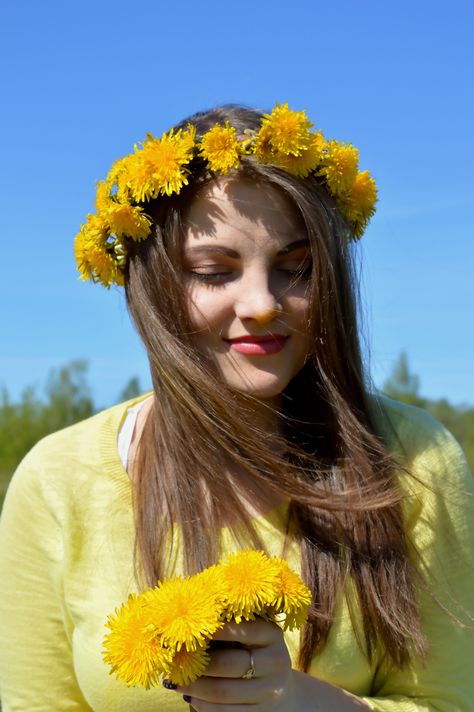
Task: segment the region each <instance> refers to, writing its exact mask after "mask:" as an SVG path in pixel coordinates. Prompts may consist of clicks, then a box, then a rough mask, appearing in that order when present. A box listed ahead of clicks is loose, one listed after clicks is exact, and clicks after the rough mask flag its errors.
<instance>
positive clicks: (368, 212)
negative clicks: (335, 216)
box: [341, 171, 377, 224]
mask: <svg viewBox="0 0 474 712" xmlns="http://www.w3.org/2000/svg"><path fill="white" fill-rule="evenodd" d="M376 202H377V187H376V185H375V181H374V179H373V178H371V176H370V173H369V171H363V172H362V173H358V174H357V177H356V179H355V181H354V183H353V185H352V188H351V190H350V193H349V194H348V195H347V196H344V197H343V198H342V199H341V212H342V214H343V215H344V217H345V218H346V219H347V220H349V221H350V222H352V223H357V224H362V223H367V222H368V221H369V220H370V218H371V217H372V215H373V214H374V213H375V204H376Z"/></svg>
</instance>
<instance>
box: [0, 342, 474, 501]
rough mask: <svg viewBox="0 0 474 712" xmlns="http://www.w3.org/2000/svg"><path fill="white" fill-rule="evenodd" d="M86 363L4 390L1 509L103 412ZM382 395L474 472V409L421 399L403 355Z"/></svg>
mask: <svg viewBox="0 0 474 712" xmlns="http://www.w3.org/2000/svg"><path fill="white" fill-rule="evenodd" d="M87 367H88V365H87V362H86V361H83V360H78V361H73V362H71V363H69V364H67V365H65V366H63V367H62V368H60V369H57V370H54V371H52V372H51V373H50V375H49V377H48V379H47V383H46V387H45V391H44V396H43V397H40V395H38V393H37V391H36V389H35V388H33V387H30V388H27V389H26V390H25V391H24V392H23V394H22V396H21V398H20V400H19V401H18V402H15V403H13V402H12V401H11V399H10V397H9V395H8V391H7V389H6V388H5V387H4V388H3V389H2V390H1V391H0V507H1V505H2V504H3V499H4V496H5V492H6V489H7V487H8V483H9V481H10V478H11V476H12V474H13V472H14V471H15V468H16V466H17V465H18V463H19V462H20V460H21V459H22V458H23V456H24V455H25V454H26V453H27V452H28V450H30V449H31V448H32V447H33V445H34V444H35V443H36V442H37V441H38V440H39V439H40V438H42V437H44V436H45V435H48V434H49V433H52V432H54V431H56V430H59V429H60V428H64V427H66V426H68V425H72V423H76V422H77V421H79V420H83V419H84V418H87V417H88V416H90V415H92V414H93V413H95V412H97V410H99V408H98V407H97V406H96V404H95V403H94V400H93V397H92V394H91V391H90V388H89V385H88V383H87ZM383 391H384V392H385V393H386V394H387V395H389V396H390V397H391V398H395V399H396V400H401V401H403V402H405V403H409V404H411V405H416V406H420V407H421V408H425V409H426V410H428V411H429V412H430V413H431V414H432V415H434V416H435V418H438V420H440V421H441V422H442V423H444V424H445V425H446V427H447V428H448V429H449V430H450V431H451V432H452V433H453V435H454V436H455V437H456V438H457V440H458V441H459V442H460V443H461V445H462V447H463V448H464V451H465V453H466V456H467V459H468V461H469V463H470V465H471V469H473V470H474V408H473V407H468V406H456V405H452V404H451V403H449V402H448V401H447V400H446V399H445V398H442V399H440V400H430V399H428V398H424V397H423V396H422V395H421V394H420V379H419V377H418V376H417V375H415V374H413V373H411V371H410V368H409V364H408V358H407V356H406V354H405V353H402V354H401V355H400V357H399V359H398V361H397V363H396V365H395V367H394V369H393V372H392V374H391V376H390V378H389V379H388V380H387V381H386V382H385V383H384V386H383ZM140 392H141V391H140V384H139V382H138V379H137V378H131V379H130V380H129V381H128V383H127V384H126V385H125V386H124V388H123V389H122V391H120V393H118V394H117V402H120V401H123V400H127V399H129V398H134V397H135V396H137V395H139V394H140Z"/></svg>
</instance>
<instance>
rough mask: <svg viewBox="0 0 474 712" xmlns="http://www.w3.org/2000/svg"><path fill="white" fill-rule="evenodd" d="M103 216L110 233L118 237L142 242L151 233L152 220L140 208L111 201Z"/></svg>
mask: <svg viewBox="0 0 474 712" xmlns="http://www.w3.org/2000/svg"><path fill="white" fill-rule="evenodd" d="M103 216H104V219H105V220H107V222H108V224H109V228H110V232H111V233H113V234H114V235H117V237H124V236H127V237H131V238H132V240H135V241H136V242H140V241H141V240H145V239H146V238H147V237H148V235H149V234H150V232H151V229H150V225H151V220H150V218H149V217H148V216H147V215H145V214H144V212H143V208H141V207H139V206H133V205H130V204H129V203H116V202H115V201H112V200H111V201H110V203H109V205H108V207H107V208H106V209H105V211H104V213H103Z"/></svg>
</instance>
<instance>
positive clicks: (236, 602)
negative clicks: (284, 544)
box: [220, 549, 278, 623]
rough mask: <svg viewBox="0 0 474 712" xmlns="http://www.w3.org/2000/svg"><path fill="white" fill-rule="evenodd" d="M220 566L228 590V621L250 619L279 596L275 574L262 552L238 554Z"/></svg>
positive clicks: (226, 615) (247, 551)
mask: <svg viewBox="0 0 474 712" xmlns="http://www.w3.org/2000/svg"><path fill="white" fill-rule="evenodd" d="M220 566H221V568H222V578H223V581H224V582H225V584H226V586H227V591H228V593H227V595H228V601H227V606H226V609H225V612H224V615H225V617H226V619H227V620H232V619H233V620H235V621H236V622H237V623H240V621H241V620H242V619H243V618H244V619H245V620H253V619H254V618H255V616H256V615H259V614H260V613H262V612H264V609H265V607H266V606H269V605H271V604H272V603H273V601H274V600H275V598H276V596H277V595H278V575H277V571H276V569H275V566H273V565H272V563H271V561H270V559H268V557H267V556H265V554H264V553H263V551H254V550H253V549H245V550H243V551H238V552H236V553H234V554H230V555H229V556H228V557H227V559H226V561H224V562H222V563H221V564H220Z"/></svg>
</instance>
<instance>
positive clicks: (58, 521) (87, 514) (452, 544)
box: [0, 399, 474, 712]
mask: <svg viewBox="0 0 474 712" xmlns="http://www.w3.org/2000/svg"><path fill="white" fill-rule="evenodd" d="M378 404H379V405H378V408H379V415H378V419H379V421H380V429H381V431H382V432H385V433H386V436H387V437H388V438H390V442H392V443H393V446H392V450H393V451H394V452H397V453H400V449H399V448H400V445H403V451H404V455H403V457H404V461H405V463H406V464H407V465H408V467H409V468H410V469H411V471H412V472H413V474H414V475H416V476H417V477H418V478H420V479H421V480H422V481H423V482H425V483H426V484H427V485H428V487H429V488H430V489H426V488H424V487H423V486H422V485H418V484H416V483H415V481H414V480H412V479H410V480H406V481H405V483H404V484H405V486H406V488H407V498H406V500H405V504H404V507H405V516H406V526H407V529H408V530H409V532H410V535H411V536H412V537H413V540H414V541H415V543H416V544H417V546H418V548H419V550H420V551H421V554H422V557H423V561H424V564H425V565H426V567H427V568H428V570H429V571H430V573H432V574H434V575H435V577H436V580H437V584H436V588H435V592H436V594H437V596H438V597H439V598H440V599H441V600H442V601H443V602H444V603H446V605H447V606H448V607H449V609H450V610H452V611H454V612H455V613H457V614H458V615H459V616H461V617H462V618H463V619H464V620H467V616H466V613H465V612H466V611H468V612H470V613H471V614H472V612H473V611H474V545H473V544H474V537H473V532H474V499H473V498H472V494H473V481H472V477H471V475H470V473H469V471H468V468H467V465H466V462H465V459H464V457H463V455H462V452H461V451H460V449H459V446H458V445H457V443H456V442H455V441H454V440H453V438H452V437H451V436H450V435H449V433H447V432H446V430H444V428H443V427H442V426H441V425H440V424H439V423H437V422H436V421H434V420H433V419H432V418H431V417H430V416H428V415H427V414H426V413H424V412H423V411H420V410H418V409H416V408H411V407H408V406H405V405H402V404H399V403H395V402H393V401H389V400H388V399H381V400H380V401H378ZM382 404H383V409H382ZM131 405H132V403H131V402H129V403H126V404H121V405H119V406H116V407H114V408H111V409H109V410H106V411H104V412H102V413H99V414H98V415H96V416H94V417H92V418H90V419H88V420H86V421H84V422H82V423H79V424H77V425H74V426H72V427H70V428H67V429H65V430H63V431H61V432H59V433H56V434H54V435H51V436H49V437H47V438H45V439H44V440H43V441H41V442H40V443H38V445H36V446H35V447H34V448H33V450H32V451H31V452H30V453H29V454H28V455H27V457H26V458H25V459H24V461H23V462H22V464H21V465H20V467H19V468H18V470H17V472H16V474H15V476H14V478H13V481H12V483H11V486H10V489H9V492H8V495H7V498H6V501H5V506H4V511H3V515H2V520H1V527H0V581H1V588H0V602H1V605H0V696H1V698H2V704H3V711H4V712H17V711H20V710H21V712H66V711H67V712H73V711H74V712H79V711H80V712H86V711H90V710H96V711H97V712H99V711H100V712H106V711H109V710H110V711H111V712H157V711H158V710H160V712H161V711H163V712H167V711H169V712H171V711H172V710H183V711H184V710H187V709H188V706H187V705H186V704H185V703H184V702H183V701H182V698H181V696H179V695H177V694H176V693H175V692H172V691H168V690H165V689H162V688H154V689H151V690H143V689H138V688H127V687H126V685H125V684H123V683H122V682H120V681H117V680H116V679H115V677H113V676H111V675H109V670H108V668H107V666H106V665H105V664H104V663H103V661H102V657H101V647H102V639H103V636H104V634H105V632H106V629H105V627H104V623H105V620H106V618H107V615H108V614H109V613H110V612H112V611H114V609H115V608H116V607H117V606H119V605H120V604H121V603H122V602H123V601H125V600H126V598H127V596H128V593H129V592H130V591H135V590H136V584H135V582H134V577H133V540H134V530H133V515H132V505H131V488H130V482H129V479H128V476H127V473H126V472H125V470H124V469H123V467H122V464H121V462H120V459H119V456H118V452H117V433H118V430H119V428H120V425H121V423H122V422H123V420H124V418H125V415H126V411H127V408H128V407H130V406H131ZM382 411H384V412H385V413H386V414H388V416H389V418H390V422H391V423H392V426H393V431H392V429H391V427H389V426H388V425H387V420H386V418H385V416H382ZM395 433H396V435H395ZM397 443H398V444H397ZM467 492H470V493H471V494H470V495H468V494H467ZM282 515H283V512H282V508H279V509H277V510H275V511H274V512H272V513H270V514H269V515H267V516H262V517H260V518H259V519H258V520H257V526H258V528H259V531H260V532H261V534H262V537H263V540H264V541H265V543H266V545H267V547H268V550H269V552H270V553H272V554H281V547H282V541H283V531H284V522H283V519H284V517H283V516H282ZM223 546H224V547H226V548H235V547H234V544H233V542H232V541H231V539H230V536H229V533H228V532H227V531H226V530H224V531H223ZM287 558H288V559H289V560H290V563H291V564H292V566H293V567H294V568H295V569H299V556H298V551H297V550H296V547H293V549H290V551H289V554H288V555H287ZM176 570H177V571H178V572H180V566H179V564H177V565H176ZM420 598H421V605H422V616H423V625H424V629H425V630H426V634H427V636H428V640H429V644H430V654H429V658H428V662H427V664H426V666H425V667H422V666H421V665H415V666H414V667H413V668H412V669H410V670H408V671H404V672H399V671H397V670H394V669H392V668H391V667H390V666H389V665H387V664H386V663H384V661H383V659H382V656H380V658H379V659H378V660H376V661H375V662H374V664H372V665H369V663H368V662H367V660H366V658H365V656H364V653H363V651H362V650H361V649H360V647H359V645H358V644H357V641H356V637H355V635H354V632H353V628H352V625H351V622H350V618H349V615H348V611H347V607H346V605H345V603H344V601H343V599H342V597H341V602H340V604H339V606H338V609H337V611H336V616H335V620H334V625H333V627H332V630H331V634H330V639H329V642H328V644H327V646H326V648H325V649H324V651H323V652H322V654H320V655H318V656H315V658H314V660H313V663H312V667H311V670H310V672H311V674H313V675H314V676H317V677H318V678H320V679H322V680H326V681H327V682H329V683H332V684H334V685H338V686H339V687H342V688H344V689H346V690H348V691H349V692H351V693H353V694H354V695H357V696H360V697H361V698H362V699H364V700H365V701H366V703H367V704H368V705H369V706H370V707H371V708H372V709H373V710H378V711H380V712H421V711H422V710H423V711H426V710H430V711H431V710H433V711H434V710H437V711H438V712H460V711H465V712H467V711H468V710H473V709H474V633H473V632H471V631H466V630H464V629H462V628H461V627H460V626H459V625H457V624H456V623H453V622H452V620H451V619H450V618H449V616H448V615H446V614H445V613H443V612H442V611H441V610H440V609H439V608H438V607H437V605H436V604H435V603H434V602H433V601H432V600H431V599H430V598H429V597H428V596H427V595H426V594H423V593H420ZM455 602H457V604H459V605H460V606H462V607H463V608H464V611H465V612H464V613H463V612H462V610H461V609H460V608H459V607H458V606H457V605H456V603H455ZM471 620H472V618H471ZM357 625H360V620H359V621H356V626H357ZM287 642H288V646H289V649H290V652H291V653H292V656H293V659H294V656H295V651H296V645H297V639H296V637H295V635H293V634H289V635H288V639H287Z"/></svg>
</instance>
